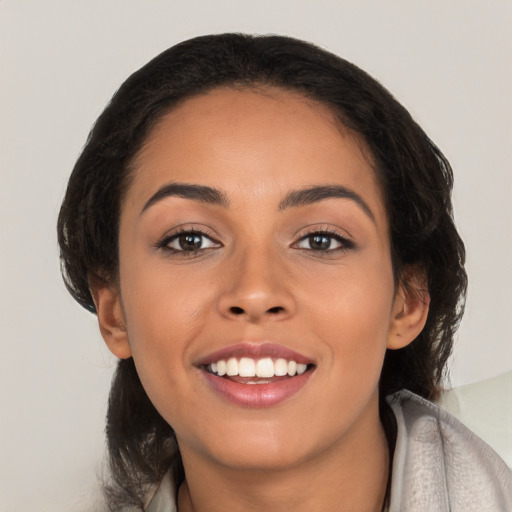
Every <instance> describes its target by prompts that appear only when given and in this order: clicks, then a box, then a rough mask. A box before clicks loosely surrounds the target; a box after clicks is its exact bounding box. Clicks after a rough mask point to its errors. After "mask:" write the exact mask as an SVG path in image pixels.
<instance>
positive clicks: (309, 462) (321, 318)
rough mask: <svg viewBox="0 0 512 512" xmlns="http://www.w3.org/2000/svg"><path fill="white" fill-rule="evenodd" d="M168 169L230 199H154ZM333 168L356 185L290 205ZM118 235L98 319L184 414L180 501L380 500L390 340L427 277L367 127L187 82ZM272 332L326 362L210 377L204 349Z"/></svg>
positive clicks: (359, 505)
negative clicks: (255, 393)
mask: <svg viewBox="0 0 512 512" xmlns="http://www.w3.org/2000/svg"><path fill="white" fill-rule="evenodd" d="M169 183H186V184H192V185H201V186H208V187H211V188H214V189H216V190H217V191H219V192H220V193H221V194H222V195H223V198H224V199H225V201H224V202H223V203H222V204H211V203H210V202H205V201H204V200H201V199H197V198H191V197H180V196H176V195H171V196H166V197H162V198H160V199H158V200H155V201H153V202H152V203H151V204H150V205H149V206H146V208H145V205H146V204H147V202H148V200H149V199H150V198H151V197H152V196H153V195H154V194H155V192H156V191H158V190H159V189H160V188H161V187H162V186H165V185H168V184H169ZM319 186H331V187H332V186H340V187H344V189H346V190H350V191H351V192H353V193H354V194H353V196H351V197H327V198H323V199H319V200H315V201H311V202H310V203H309V204H302V205H296V204H294V205H291V206H290V205H288V206H286V205H284V206H283V199H284V198H286V197H287V196H289V194H290V192H292V191H297V190H304V189H307V188H311V187H319ZM355 198H357V199H355ZM143 210H144V211H143ZM182 232H188V233H189V234H190V233H192V234H193V235H194V234H195V236H196V238H195V240H196V242H197V244H198V245H197V250H195V251H191V250H189V246H186V245H185V246H183V245H182V244H181V242H182V241H183V238H179V234H180V233H182ZM315 234H316V235H317V236H320V238H313V237H314V235H315ZM319 240H320V241H321V242H322V244H323V245H322V244H320V245H319V244H318V243H317V242H318V241H319ZM162 241H163V243H162ZM119 243H120V269H119V283H120V285H119V287H116V286H113V285H112V286H109V285H107V284H98V283H96V284H93V286H92V288H93V295H94V298H95V302H96V305H97V309H98V318H99V323H100V329H101V332H102V335H103V337H104V339H105V341H106V343H107V344H108V346H109V348H110V350H111V351H112V352H113V353H114V354H115V355H116V356H118V357H120V358H127V357H130V356H133V358H134V360H135V363H136V366H137V370H138V372H139V374H140V378H141V381H142V383H143V385H144V387H145V389H146V391H147V393H148V396H149V397H150V399H151V400H152V402H153V403H154V405H155V406H156V408H157V409H158V411H159V412H160V414H161V415H162V416H163V417H164V418H165V419H166V420H167V421H168V422H169V424H170V425H172V427H173V428H174V430H175V432H176V436H177V440H178V443H179V447H180V451H181V454H182V457H183V464H184V468H185V473H186V482H185V483H184V484H183V485H182V487H181V489H180V492H179V499H178V507H179V510H180V512H188V511H195V512H217V511H219V512H220V511H222V512H224V511H226V510H230V511H246V512H247V511H262V510H280V511H294V512H301V511H304V512H305V511H307V512H310V511H311V510H318V511H339V510H346V511H358V512H363V511H364V512H377V511H380V510H381V509H382V504H383V500H384V496H385V489H386V483H387V479H388V461H389V453H388V448H387V443H386V439H385V435H384V431H383V428H382V425H381V422H380V420H379V413H378V381H379V375H380V371H381V368H382V364H383V358H384V354H385V351H386V349H387V348H390V349H397V348H401V347H403V346H405V345H407V344H408V343H410V342H411V341H412V340H414V338H415V337H416V336H417V335H418V334H419V332H420V331H421V329H422V328H423V326H424V323H425V320H426V315H427V312H428V294H427V293H426V292H423V294H422V295H421V294H416V293H408V292H406V287H404V286H403V285H402V284H401V283H398V284H397V283H396V280H395V278H394V275H393V271H392V264H391V257H390V245H389V226H388V220H387V214H386V210H385V207H384V204H383V198H382V193H381V190H380V188H379V185H378V183H377V180H376V178H375V172H374V170H373V166H372V159H371V155H370V152H369V150H368V149H367V147H366V145H365V144H364V142H363V141H361V140H360V139H358V138H357V137H356V136H355V135H354V134H353V133H351V132H350V131H349V130H348V129H346V128H344V127H342V126H340V125H339V123H337V122H336V121H335V119H334V116H333V115H332V114H331V113H330V112H329V110H328V109H327V108H326V107H324V106H322V105H320V104H317V103H314V102H312V101H310V100H307V99H305V98H304V97H302V96H300V95H298V94H293V93H290V92H284V91H281V90H279V89H269V88H267V89H265V90H259V91H254V90H251V91H241V90H233V89H229V88H224V89H218V90H214V91H211V92H209V93H207V94H204V95H201V96H197V97H194V98H191V99H189V100H186V101H185V102H183V103H182V104H180V105H179V106H178V107H177V108H175V109H174V110H173V111H171V112H170V113H169V114H167V115H166V116H165V117H164V118H163V120H161V122H160V123H159V124H158V125H157V126H156V127H155V128H154V129H153V131H152V133H151V134H150V137H149V139H148V141H147V143H146V144H145V146H144V147H143V149H142V151H141V152H140V154H139V155H138V157H137V158H136V161H135V171H134V179H133V181H132V183H131V185H130V187H129V189H128V191H127V194H126V197H125V199H124V202H123V205H122V211H121V222H120V234H119ZM180 244H181V245H180ZM183 247H185V249H184V248H183ZM409 274H410V280H411V281H413V282H414V281H416V282H421V281H422V276H421V275H420V274H418V273H415V272H414V271H413V270H410V271H409ZM407 289H408V288H407ZM264 340H265V341H268V340H271V341H272V342H273V343H275V344H279V345H281V346H284V347H287V348H291V349H293V350H295V351H296V352H299V353H300V354H303V355H305V356H306V357H307V358H308V359H309V360H311V361H313V362H314V371H313V373H312V374H311V377H310V378H309V380H308V382H307V384H306V385H305V386H304V387H303V388H301V389H300V390H299V392H298V393H296V394H295V395H293V396H291V397H290V398H288V399H287V400H285V401H283V402H282V403H279V404H277V405H275V406H272V407H263V408H253V407H247V406H240V405H237V404H234V403H231V402H229V401H227V400H225V399H224V398H223V397H222V396H219V394H218V393H216V392H215V391H214V390H212V389H211V388H210V387H209V386H208V385H206V384H205V381H204V379H203V378H202V375H201V371H200V369H199V368H198V367H197V361H198V360H199V359H201V358H202V357H204V356H205V355H206V354H209V353H211V352H212V351H214V350H217V349H221V348H223V347H225V346H228V345H230V344H233V343H238V342H240V341H243V342H250V343H255V344H258V343H262V342H263V341H264Z"/></svg>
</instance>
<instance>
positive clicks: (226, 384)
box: [198, 344, 316, 407]
mask: <svg viewBox="0 0 512 512" xmlns="http://www.w3.org/2000/svg"><path fill="white" fill-rule="evenodd" d="M198 368H199V369H200V371H201V373H202V375H203V377H204V379H205V381H206V382H207V383H208V385H209V387H210V388H211V389H213V390H214V391H215V392H216V393H217V394H219V395H220V396H221V397H222V398H223V399H227V400H228V401H229V402H231V403H234V404H236V405H241V406H246V407H270V406H274V405H277V404H279V403H281V402H283V401H285V400H287V399H288V398H290V397H292V396H293V395H295V394H296V393H298V392H299V391H300V390H301V389H302V388H303V387H304V386H305V385H306V383H307V382H308V381H309V378H310V377H311V375H312V374H313V373H314V370H315V368H316V365H315V364H314V363H313V361H308V359H307V358H306V357H304V356H302V355H300V354H297V353H295V352H293V351H291V350H289V349H286V348H284V347H281V346H278V345H272V344H265V345H247V344H242V345H237V346H234V347H230V348H228V349H223V350H221V351H218V352H216V353H214V354H211V355H210V356H208V357H207V358H206V359H205V360H203V361H202V362H201V364H199V365H198Z"/></svg>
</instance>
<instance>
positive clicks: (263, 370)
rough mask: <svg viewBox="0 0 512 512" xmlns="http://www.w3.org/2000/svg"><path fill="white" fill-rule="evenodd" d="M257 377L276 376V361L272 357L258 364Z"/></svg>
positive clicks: (261, 360)
mask: <svg viewBox="0 0 512 512" xmlns="http://www.w3.org/2000/svg"><path fill="white" fill-rule="evenodd" d="M256 375H257V376H258V377H267V378H268V377H273V376H274V361H272V359H270V357H266V358H265V359H260V360H259V361H258V362H257V363H256Z"/></svg>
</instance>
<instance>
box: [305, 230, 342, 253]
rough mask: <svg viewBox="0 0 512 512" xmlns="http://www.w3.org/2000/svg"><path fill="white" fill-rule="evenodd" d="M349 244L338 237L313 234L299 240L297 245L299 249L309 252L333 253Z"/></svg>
mask: <svg viewBox="0 0 512 512" xmlns="http://www.w3.org/2000/svg"><path fill="white" fill-rule="evenodd" d="M349 246H350V243H349V241H348V240H345V239H344V238H343V237H341V236H339V235H332V234H328V233H313V234H311V235H308V236H305V237H304V238H301V239H300V240H299V242H298V243H297V247H298V248H299V249H307V250H309V251H334V250H336V249H340V248H344V247H347V248H348V247H349Z"/></svg>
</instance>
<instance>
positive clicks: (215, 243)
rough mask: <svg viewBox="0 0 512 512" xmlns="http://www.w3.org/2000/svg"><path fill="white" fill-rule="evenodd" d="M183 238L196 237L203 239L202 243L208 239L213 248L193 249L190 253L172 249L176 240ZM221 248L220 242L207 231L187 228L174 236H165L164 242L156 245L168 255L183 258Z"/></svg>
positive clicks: (181, 229)
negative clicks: (172, 244)
mask: <svg viewBox="0 0 512 512" xmlns="http://www.w3.org/2000/svg"><path fill="white" fill-rule="evenodd" d="M182 236H196V237H199V238H201V241H202V242H203V241H204V240H205V239H207V240H209V241H210V242H211V243H212V246H211V247H199V248H197V249H193V250H190V251H188V250H185V249H175V248H174V247H171V245H170V244H171V243H172V242H174V241H176V240H179V238H180V237H182ZM221 246H222V244H221V243H220V242H218V241H217V240H215V238H214V237H212V235H211V234H210V233H207V232H206V231H203V230H201V229H185V228H180V229H179V230H178V231H176V232H175V233H173V234H172V235H169V236H165V237H164V238H163V239H162V240H160V241H159V242H157V243H156V244H155V247H156V248H157V249H162V250H163V251H165V252H166V253H168V254H170V255H179V256H183V257H194V256H197V254H198V253H200V252H201V251H205V250H208V249H213V248H217V247H221Z"/></svg>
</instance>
